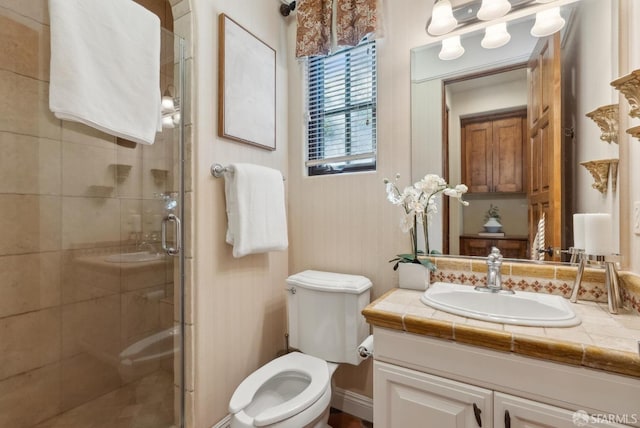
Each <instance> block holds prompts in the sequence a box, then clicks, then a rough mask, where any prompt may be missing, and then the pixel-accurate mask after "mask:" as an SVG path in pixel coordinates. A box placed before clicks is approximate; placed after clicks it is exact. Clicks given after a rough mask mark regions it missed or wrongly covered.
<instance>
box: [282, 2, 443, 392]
mask: <svg viewBox="0 0 640 428" xmlns="http://www.w3.org/2000/svg"><path fill="white" fill-rule="evenodd" d="M405 3H410V4H404V5H402V7H398V4H397V3H395V2H390V1H387V2H384V25H385V29H384V30H385V35H384V37H383V38H382V39H380V40H379V44H378V166H377V171H375V172H368V173H359V174H349V175H344V176H326V177H306V176H305V174H304V166H303V156H304V148H303V145H304V129H303V116H302V115H303V112H304V105H303V104H302V99H303V95H302V87H303V81H302V79H303V75H302V72H301V71H302V70H301V67H300V66H299V65H298V63H297V62H296V61H295V59H294V58H290V59H289V81H290V88H291V89H290V94H289V103H290V109H289V139H290V142H291V144H290V153H289V171H290V173H289V174H290V177H291V179H290V181H289V201H290V202H289V218H290V223H289V227H290V232H291V248H292V249H293V250H294V251H291V252H290V257H289V259H290V265H289V270H290V272H297V271H300V270H303V269H311V268H312V269H321V270H328V271H335V272H345V273H354V274H361V275H364V276H366V277H368V278H370V279H371V281H372V282H373V294H372V298H376V297H378V296H380V295H381V294H382V293H384V292H385V291H386V290H388V289H390V288H392V287H395V286H397V274H396V273H395V272H394V271H393V270H392V268H391V265H390V264H389V263H388V260H390V259H391V258H393V257H394V255H395V254H397V253H399V252H406V251H410V244H409V238H408V236H407V235H404V234H403V233H402V232H401V231H400V228H399V227H398V225H399V219H400V217H399V216H400V212H399V211H398V208H397V207H394V206H392V205H391V204H390V203H389V202H387V200H386V195H385V192H384V185H383V178H385V177H388V178H393V177H394V176H395V174H396V173H400V174H401V179H400V182H401V183H402V184H403V185H405V184H409V183H410V182H411V170H410V136H409V134H410V100H409V96H410V94H409V89H410V72H409V66H410V63H409V48H411V47H413V46H417V45H419V44H421V43H422V35H423V34H424V32H423V29H424V22H425V21H424V20H425V19H426V18H425V17H426V16H427V10H426V8H427V6H426V3H428V2H419V1H412V2H405ZM288 30H289V31H288V41H289V44H290V46H293V43H294V38H295V24H294V23H290V24H289V29H288ZM289 49H292V48H291V47H290V48H289ZM433 144H437V145H438V146H439V145H440V142H439V141H438V142H433ZM336 380H337V385H338V386H339V387H343V388H347V389H350V390H352V391H354V392H357V393H360V394H365V395H368V396H371V395H372V392H371V391H372V372H371V366H370V362H365V363H363V364H362V365H361V366H360V367H358V368H353V367H348V366H343V367H341V368H340V369H339V370H338V373H336Z"/></svg>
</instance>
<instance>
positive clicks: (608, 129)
mask: <svg viewBox="0 0 640 428" xmlns="http://www.w3.org/2000/svg"><path fill="white" fill-rule="evenodd" d="M618 110H619V109H618V104H610V105H606V106H601V107H598V108H597V109H595V110H594V111H592V112H589V113H587V114H586V115H585V116H587V117H588V118H589V119H591V120H593V121H594V122H595V123H596V124H597V125H598V127H599V128H600V130H601V131H602V134H601V135H600V139H601V140H602V141H606V142H607V143H612V142H613V143H617V142H618Z"/></svg>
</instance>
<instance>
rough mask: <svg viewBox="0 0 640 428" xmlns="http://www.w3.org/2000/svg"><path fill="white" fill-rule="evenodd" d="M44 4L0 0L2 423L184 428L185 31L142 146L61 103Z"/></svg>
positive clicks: (167, 64) (171, 43)
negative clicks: (55, 110) (55, 96)
mask: <svg viewBox="0 0 640 428" xmlns="http://www.w3.org/2000/svg"><path fill="white" fill-rule="evenodd" d="M34 3H38V5H41V6H42V7H40V6H38V7H34ZM45 5H46V2H44V1H43V2H40V1H38V2H31V1H30V2H15V1H12V0H0V28H2V37H0V93H2V94H3V96H2V97H0V206H2V207H3V212H2V213H0V234H1V235H2V236H3V239H2V240H0V426H1V427H12V428H30V427H39V428H53V427H67V428H68V427H83V428H84V427H92V428H97V427H105V428H106V427H110V428H111V427H149V428H163V427H167V428H168V427H173V426H175V427H179V426H181V425H182V408H183V392H182V381H181V379H182V377H183V363H182V325H183V324H182V320H183V310H182V290H183V274H182V272H183V254H182V252H181V251H180V248H181V240H182V239H181V236H180V233H178V232H179V229H178V225H179V224H178V221H182V222H184V218H183V194H184V189H183V178H182V177H183V172H182V165H183V159H184V150H183V125H182V120H181V106H182V105H184V93H183V88H184V77H183V76H184V73H183V70H184V67H183V59H182V57H183V54H182V52H183V41H182V40H181V39H179V38H178V37H176V36H174V35H173V34H172V33H170V32H167V31H163V33H162V61H161V67H162V68H161V84H162V90H163V91H164V93H165V95H166V96H167V97H168V99H167V101H169V99H171V100H172V101H171V102H172V105H169V104H168V103H167V106H166V108H165V109H164V113H163V118H164V122H165V126H166V127H165V128H163V131H162V132H161V133H159V134H158V135H157V138H156V141H155V143H154V144H153V145H149V146H146V145H144V146H142V145H138V144H135V143H131V142H129V141H125V140H121V139H118V138H115V137H113V136H110V135H107V134H104V133H102V132H99V131H97V130H94V129H92V128H89V127H87V126H84V125H81V124H78V123H74V122H68V121H60V120H58V119H56V118H55V117H54V116H53V114H52V113H51V112H50V111H49V109H48V91H49V76H48V72H49V70H48V69H49V64H48V61H49V25H48V14H47V13H45V12H46V6H45ZM168 253H170V254H168Z"/></svg>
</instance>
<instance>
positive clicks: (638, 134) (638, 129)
mask: <svg viewBox="0 0 640 428" xmlns="http://www.w3.org/2000/svg"><path fill="white" fill-rule="evenodd" d="M627 134H629V135H631V136H632V137H634V138H637V139H638V140H640V126H634V127H633V128H629V129H627Z"/></svg>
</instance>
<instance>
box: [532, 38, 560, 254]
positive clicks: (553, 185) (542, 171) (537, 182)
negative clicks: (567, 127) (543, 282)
mask: <svg viewBox="0 0 640 428" xmlns="http://www.w3.org/2000/svg"><path fill="white" fill-rule="evenodd" d="M527 75H528V80H529V101H528V106H527V108H528V118H529V122H528V136H529V145H528V147H527V154H526V158H527V166H528V168H527V169H528V180H527V181H528V192H527V196H528V201H529V242H533V239H534V237H535V234H536V231H537V227H538V222H539V220H540V218H541V217H542V214H543V213H544V214H545V247H553V248H561V247H562V245H563V244H564V243H563V242H562V210H563V199H562V181H563V180H562V178H563V177H562V130H561V92H560V91H561V90H560V83H561V67H560V35H559V33H555V34H554V35H552V36H549V37H546V38H544V39H540V41H539V42H538V45H537V46H536V48H535V50H534V52H533V54H532V56H531V59H530V60H529V64H528V73H527ZM545 259H547V260H558V259H559V258H558V256H556V255H554V256H551V257H550V256H548V255H547V256H545Z"/></svg>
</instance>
